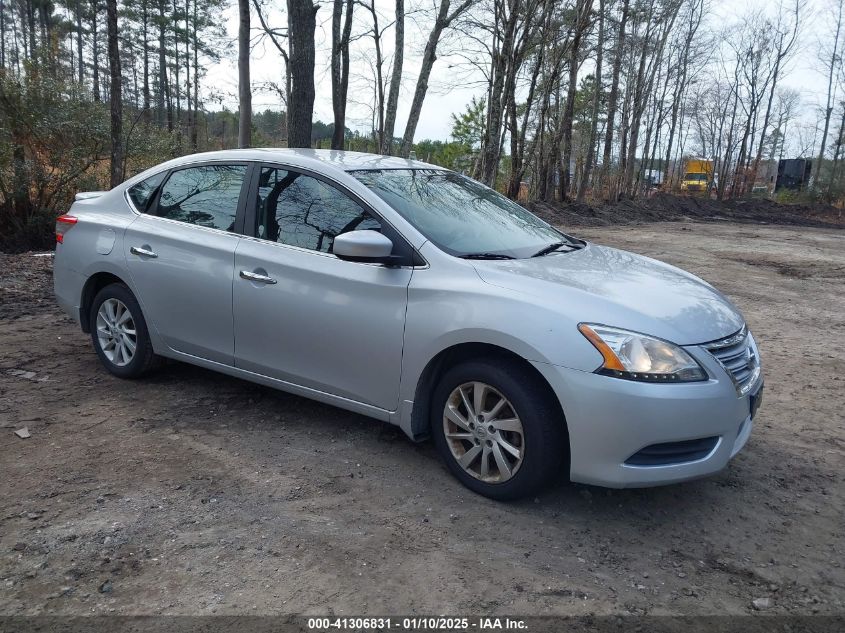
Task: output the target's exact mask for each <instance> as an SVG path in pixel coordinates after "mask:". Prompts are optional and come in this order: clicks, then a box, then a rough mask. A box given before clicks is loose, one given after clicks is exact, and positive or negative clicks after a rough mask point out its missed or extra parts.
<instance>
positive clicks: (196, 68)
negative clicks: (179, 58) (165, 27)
mask: <svg viewBox="0 0 845 633" xmlns="http://www.w3.org/2000/svg"><path fill="white" fill-rule="evenodd" d="M193 13H194V120H193V124H192V125H191V149H192V150H193V151H197V149H198V145H197V143H198V138H197V137H198V134H199V116H198V112H199V85H200V64H199V40H198V38H197V0H194V10H193Z"/></svg>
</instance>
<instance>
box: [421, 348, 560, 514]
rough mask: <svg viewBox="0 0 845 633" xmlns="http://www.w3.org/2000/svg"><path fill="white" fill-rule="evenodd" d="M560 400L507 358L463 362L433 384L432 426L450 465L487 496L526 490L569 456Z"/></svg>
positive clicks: (530, 490)
mask: <svg viewBox="0 0 845 633" xmlns="http://www.w3.org/2000/svg"><path fill="white" fill-rule="evenodd" d="M564 425H565V422H564V420H563V415H562V413H561V411H560V407H559V406H557V403H556V402H555V401H554V400H553V398H552V396H551V394H549V393H548V390H547V389H546V388H544V386H543V385H542V384H541V383H540V382H539V379H538V377H537V376H536V375H534V374H533V372H531V371H530V370H529V369H528V368H526V367H524V366H522V365H521V364H520V363H517V362H515V361H513V360H510V359H507V358H489V359H483V360H476V361H470V362H466V363H462V364H460V365H457V366H455V367H452V368H451V369H449V370H448V371H447V372H446V373H445V374H444V375H443V377H442V378H441V380H440V382H439V383H438V385H437V387H436V388H435V390H434V395H433V401H432V419H431V427H432V434H433V435H434V439H435V444H436V445H437V449H438V451H439V452H440V455H441V456H442V458H443V459H444V460H445V462H446V465H447V466H448V467H449V470H451V471H452V473H453V474H454V475H455V476H456V477H457V478H458V479H459V480H460V481H461V483H463V484H464V485H465V486H466V487H467V488H469V489H471V490H473V491H475V492H477V493H479V494H482V495H484V496H486V497H491V498H493V499H499V500H508V499H517V498H520V497H524V496H527V495H530V494H532V493H534V492H536V491H537V490H539V489H540V488H542V487H543V486H545V485H547V484H549V483H550V482H551V481H552V480H553V479H554V477H555V475H556V473H557V472H558V471H559V469H560V467H561V465H562V464H565V463H566V462H567V461H568V460H567V457H568V452H567V447H566V446H565V442H564V437H565V431H564V428H565V426H564Z"/></svg>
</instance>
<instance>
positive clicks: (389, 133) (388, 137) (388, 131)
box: [381, 0, 405, 154]
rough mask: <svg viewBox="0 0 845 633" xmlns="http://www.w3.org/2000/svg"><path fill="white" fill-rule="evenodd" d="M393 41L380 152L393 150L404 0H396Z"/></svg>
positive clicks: (403, 33) (403, 24) (388, 152)
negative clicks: (391, 66) (391, 69)
mask: <svg viewBox="0 0 845 633" xmlns="http://www.w3.org/2000/svg"><path fill="white" fill-rule="evenodd" d="M395 29H396V31H395V43H394V47H393V71H392V74H391V77H390V90H389V92H388V95H387V112H386V113H385V119H384V138H383V139H382V143H381V153H382V154H390V153H392V151H393V129H394V127H396V108H397V107H398V106H399V88H400V86H401V84H402V64H403V61H404V52H405V51H404V49H405V0H396V25H395Z"/></svg>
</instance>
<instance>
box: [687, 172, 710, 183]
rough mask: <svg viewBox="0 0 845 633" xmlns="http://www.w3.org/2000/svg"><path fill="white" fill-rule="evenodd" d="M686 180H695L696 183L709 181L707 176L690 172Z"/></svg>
mask: <svg viewBox="0 0 845 633" xmlns="http://www.w3.org/2000/svg"><path fill="white" fill-rule="evenodd" d="M684 180H693V181H695V182H704V181H705V180H707V174H700V173H696V172H690V173H689V174H687V175H686V176H684Z"/></svg>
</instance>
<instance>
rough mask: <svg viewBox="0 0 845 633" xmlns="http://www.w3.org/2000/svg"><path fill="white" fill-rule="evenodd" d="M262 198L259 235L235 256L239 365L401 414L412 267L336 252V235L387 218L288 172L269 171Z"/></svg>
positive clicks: (261, 181) (334, 190)
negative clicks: (354, 259) (368, 261)
mask: <svg viewBox="0 0 845 633" xmlns="http://www.w3.org/2000/svg"><path fill="white" fill-rule="evenodd" d="M254 198H255V199H256V204H257V207H256V210H255V211H256V217H257V221H256V227H255V235H256V237H254V238H248V237H246V238H244V239H243V240H242V241H241V243H240V244H239V245H238V248H237V251H236V253H235V281H234V293H233V298H234V303H233V305H234V315H235V365H236V366H237V367H239V368H242V369H246V370H248V371H252V372H256V373H259V374H263V375H266V376H270V377H273V378H277V379H280V380H284V381H286V382H292V383H294V384H297V385H300V386H303V387H308V388H311V389H316V390H318V391H322V392H325V393H330V394H333V395H336V396H341V397H344V398H349V399H351V400H354V401H357V402H364V403H366V404H370V405H373V406H376V407H379V408H382V409H385V410H395V409H396V407H397V404H398V393H399V375H400V370H401V365H402V342H403V336H404V329H405V308H406V305H407V300H408V284H409V283H410V280H411V272H412V269H411V268H410V266H408V267H396V268H388V267H385V266H382V265H378V264H366V263H358V262H348V261H343V260H340V259H338V258H337V257H335V256H334V255H333V254H332V252H331V249H332V242H333V240H334V237H335V236H336V235H339V234H340V233H343V232H345V231H350V230H354V229H375V230H381V229H382V228H383V227H382V223H381V221H380V220H379V219H378V218H377V217H375V214H374V213H372V211H369V210H367V209H365V208H364V206H363V205H362V204H360V203H359V202H357V201H356V200H354V199H353V198H352V197H350V196H349V195H347V194H346V193H345V192H343V191H341V190H340V189H338V188H337V187H335V186H333V185H332V184H329V183H328V182H326V181H324V180H322V179H318V178H317V177H314V176H310V175H307V174H303V173H300V172H297V171H293V170H288V169H284V168H276V167H263V168H262V169H261V172H260V177H259V179H258V190H257V195H255V196H254ZM391 237H392V238H393V239H394V244H396V241H395V236H391ZM394 252H396V249H395V250H394Z"/></svg>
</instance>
